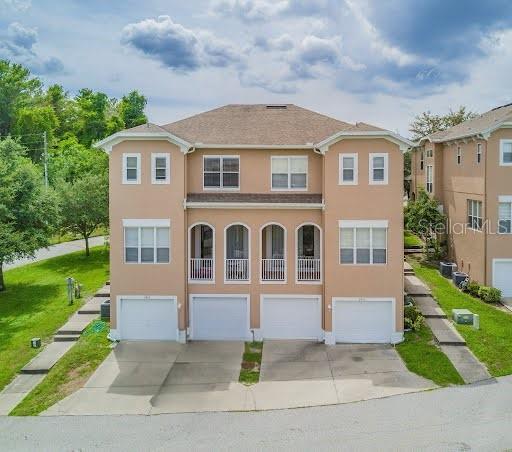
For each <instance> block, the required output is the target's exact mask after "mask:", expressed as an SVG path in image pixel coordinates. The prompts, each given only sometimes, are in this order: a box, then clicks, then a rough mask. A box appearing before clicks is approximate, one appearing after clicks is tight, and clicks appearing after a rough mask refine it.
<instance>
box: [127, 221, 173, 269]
mask: <svg viewBox="0 0 512 452" xmlns="http://www.w3.org/2000/svg"><path fill="white" fill-rule="evenodd" d="M126 228H138V235H139V236H138V239H137V245H138V249H139V251H138V257H139V259H138V262H127V261H126ZM141 228H154V231H153V249H154V251H155V252H154V259H153V262H142V261H141V248H142V247H141ZM157 228H169V262H156V250H157V241H156V229H157ZM171 245H172V230H171V221H170V220H168V219H161V220H146V219H143V220H140V219H139V220H135V219H134V220H131V219H130V220H127V219H124V220H123V263H124V264H126V265H169V264H170V263H171V262H172V254H171V250H172V246H171Z"/></svg>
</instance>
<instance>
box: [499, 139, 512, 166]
mask: <svg viewBox="0 0 512 452" xmlns="http://www.w3.org/2000/svg"><path fill="white" fill-rule="evenodd" d="M500 165H501V166H512V140H501V141H500Z"/></svg>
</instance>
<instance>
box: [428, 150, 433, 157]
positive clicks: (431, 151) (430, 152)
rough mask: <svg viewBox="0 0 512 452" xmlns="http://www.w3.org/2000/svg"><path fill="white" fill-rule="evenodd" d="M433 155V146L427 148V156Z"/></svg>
mask: <svg viewBox="0 0 512 452" xmlns="http://www.w3.org/2000/svg"><path fill="white" fill-rule="evenodd" d="M433 155H434V151H433V150H432V148H430V149H427V158H432V157H433Z"/></svg>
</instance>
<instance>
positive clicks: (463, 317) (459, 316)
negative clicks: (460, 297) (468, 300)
mask: <svg viewBox="0 0 512 452" xmlns="http://www.w3.org/2000/svg"><path fill="white" fill-rule="evenodd" d="M452 317H453V321H454V322H455V323H458V324H461V325H473V313H472V312H471V311H468V310H467V309H452Z"/></svg>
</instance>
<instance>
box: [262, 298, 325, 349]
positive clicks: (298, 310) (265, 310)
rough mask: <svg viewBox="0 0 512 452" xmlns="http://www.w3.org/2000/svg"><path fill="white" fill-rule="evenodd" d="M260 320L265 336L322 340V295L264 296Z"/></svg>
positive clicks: (269, 337) (264, 337)
mask: <svg viewBox="0 0 512 452" xmlns="http://www.w3.org/2000/svg"><path fill="white" fill-rule="evenodd" d="M260 323H261V334H262V336H263V339H321V338H322V304H321V297H319V296H318V297H317V296H315V297H308V296H303V297H301V296H300V295H293V296H282V295H281V296H273V295H264V296H263V297H262V300H261V319H260Z"/></svg>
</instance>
